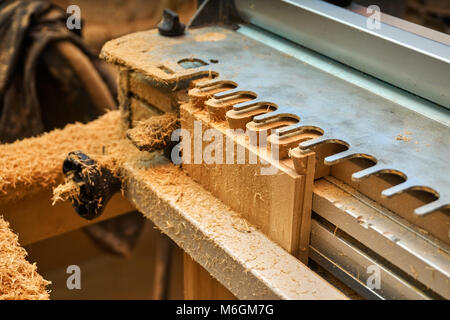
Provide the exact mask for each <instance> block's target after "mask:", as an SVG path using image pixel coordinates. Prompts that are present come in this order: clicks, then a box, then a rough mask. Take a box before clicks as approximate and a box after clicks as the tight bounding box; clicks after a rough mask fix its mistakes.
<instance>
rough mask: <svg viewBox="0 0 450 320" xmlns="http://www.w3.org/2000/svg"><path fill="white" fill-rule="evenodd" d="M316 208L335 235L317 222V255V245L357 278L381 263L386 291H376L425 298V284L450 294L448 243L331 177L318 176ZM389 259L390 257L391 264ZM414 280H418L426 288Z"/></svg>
mask: <svg viewBox="0 0 450 320" xmlns="http://www.w3.org/2000/svg"><path fill="white" fill-rule="evenodd" d="M313 211H314V212H316V213H317V214H318V215H320V216H321V217H322V218H324V219H326V220H327V221H329V222H330V223H331V224H332V225H333V227H332V230H331V235H330V234H329V233H330V232H329V233H328V234H327V233H326V232H324V229H323V228H319V226H318V225H317V222H316V224H315V225H313V228H312V229H313V230H312V231H311V247H312V248H314V250H313V252H312V254H313V255H312V257H313V258H315V257H316V256H317V255H316V256H314V252H315V251H318V252H320V254H322V255H325V256H326V257H328V259H329V260H330V261H333V262H334V263H335V264H336V267H338V266H339V267H340V268H342V269H344V270H346V272H347V273H349V274H350V275H351V276H352V277H353V278H358V281H357V282H361V280H362V279H364V277H365V276H366V277H367V274H366V269H365V266H367V265H371V264H376V265H379V266H380V268H381V269H382V273H386V275H382V277H381V279H382V286H381V287H382V288H383V291H382V292H375V291H373V292H372V294H373V295H374V296H377V295H380V297H383V298H389V299H392V298H395V299H399V298H408V299H411V298H413V299H418V298H421V299H422V298H427V293H426V292H421V290H424V291H427V290H428V289H431V290H432V291H434V292H436V293H438V294H439V295H441V296H442V297H445V298H446V299H448V298H449V297H450V287H449V285H448V281H449V278H450V270H449V265H450V256H449V250H448V247H447V246H445V245H444V244H442V243H441V244H440V245H438V244H436V243H433V242H430V241H429V240H428V239H427V238H425V237H423V235H421V234H420V233H419V232H417V231H414V228H410V226H409V224H408V223H407V222H406V221H405V222H404V223H403V224H399V223H398V221H395V220H394V219H392V217H393V215H394V214H393V213H392V212H388V211H387V210H386V209H384V208H382V207H381V206H379V205H377V204H376V203H375V202H374V201H371V200H370V199H368V198H367V197H365V196H364V195H362V194H360V193H358V192H357V191H356V190H354V189H353V188H351V187H349V186H347V185H345V184H343V183H342V182H339V181H338V180H337V179H334V178H332V177H327V178H326V179H321V180H319V181H316V182H315V184H314V191H313ZM315 229H316V230H317V232H316V233H315V231H314V230H315ZM337 230H342V231H344V232H345V233H346V234H348V235H350V236H351V237H352V238H354V239H357V241H358V243H360V244H361V245H362V246H364V248H367V249H364V250H362V249H360V248H358V246H356V247H353V248H352V243H351V242H349V241H348V240H345V239H340V238H339V232H337V233H336V231H337ZM370 252H376V257H370ZM371 260H373V261H374V262H373V263H372V262H370V261H371ZM386 261H389V263H388V264H387V265H385V264H386ZM369 262H370V263H369ZM392 266H395V268H393V267H392ZM390 269H392V270H390ZM397 269H400V270H402V271H401V272H399V271H398V270H397ZM396 270H397V271H396ZM357 273H359V275H360V277H357ZM362 273H364V275H363V274H362ZM397 273H399V274H398V275H396V274H397ZM411 279H414V280H411ZM410 282H412V283H415V282H420V283H422V284H423V285H425V287H426V288H428V289H424V288H425V287H424V286H423V285H422V286H419V287H416V286H415V285H414V284H411V283H410ZM350 284H351V282H350ZM416 284H417V283H416Z"/></svg>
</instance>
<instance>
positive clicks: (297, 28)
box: [235, 0, 450, 108]
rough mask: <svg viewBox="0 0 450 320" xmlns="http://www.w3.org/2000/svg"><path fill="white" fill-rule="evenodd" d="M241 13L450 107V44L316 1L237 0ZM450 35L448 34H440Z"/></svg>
mask: <svg viewBox="0 0 450 320" xmlns="http://www.w3.org/2000/svg"><path fill="white" fill-rule="evenodd" d="M235 4H236V8H237V10H238V11H239V14H240V15H241V17H242V18H243V19H244V20H246V21H248V22H250V23H252V24H254V25H256V26H258V27H261V28H263V29H266V30H269V31H271V32H273V33H276V34H277V35H278V36H280V37H283V38H287V39H289V40H291V41H294V42H296V43H298V44H301V45H303V46H305V47H307V48H309V49H312V50H315V51H317V52H319V53H321V54H323V55H325V56H328V57H330V58H332V59H335V60H337V61H339V62H342V63H344V64H347V65H349V66H351V67H353V68H356V69H357V70H360V71H362V72H365V73H368V74H370V75H372V76H374V77H376V78H379V79H381V80H384V81H387V82H388V83H390V84H392V85H394V86H397V87H400V88H402V89H405V90H407V91H409V92H412V93H414V94H417V95H419V96H421V97H424V98H426V99H429V100H431V101H434V102H436V103H438V104H440V105H442V106H444V107H446V108H450V90H449V88H450V87H449V84H450V47H449V46H448V45H446V44H443V43H441V42H437V41H433V40H430V39H428V38H424V37H421V36H419V35H417V34H415V33H411V32H408V31H405V30H403V29H400V28H396V27H394V26H392V25H389V24H386V23H383V22H382V21H381V22H380V28H379V29H369V28H368V27H367V23H366V22H367V17H365V16H362V15H359V14H357V13H355V12H352V11H350V10H347V9H344V8H340V7H337V6H334V5H332V4H329V3H326V2H324V1H318V0H289V1H287V0H286V1H280V0H278V1H273V0H258V1H255V0H236V1H235ZM442 37H446V38H450V36H447V35H444V34H443V35H442Z"/></svg>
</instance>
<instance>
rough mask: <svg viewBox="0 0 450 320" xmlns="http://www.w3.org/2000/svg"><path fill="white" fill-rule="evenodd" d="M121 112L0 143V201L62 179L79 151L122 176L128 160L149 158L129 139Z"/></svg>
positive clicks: (17, 198)
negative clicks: (66, 163)
mask: <svg viewBox="0 0 450 320" xmlns="http://www.w3.org/2000/svg"><path fill="white" fill-rule="evenodd" d="M125 132H126V128H125V127H124V125H123V123H122V122H121V117H120V112H119V111H110V112H108V113H106V114H105V115H103V116H101V117H100V118H99V119H97V120H95V121H92V122H90V123H88V124H80V123H76V124H70V125H68V126H66V127H65V128H64V129H63V130H59V129H58V130H54V131H51V132H49V133H45V134H43V135H42V136H39V137H35V138H29V139H25V140H22V141H17V142H14V143H11V144H3V145H0V154H1V157H0V204H1V203H2V202H7V201H11V200H14V201H16V200H19V199H21V198H23V197H24V196H25V195H27V196H28V195H33V194H35V193H37V192H38V191H40V190H42V189H43V188H49V187H55V186H56V185H58V184H59V183H61V182H63V174H62V163H63V161H64V159H65V158H66V156H67V154H68V153H69V152H71V151H76V150H80V151H82V152H83V153H86V154H88V155H89V156H90V157H92V158H93V159H95V160H96V161H97V162H98V163H99V164H101V165H104V166H106V167H107V168H108V169H110V170H111V171H112V172H113V173H114V174H115V175H118V176H119V175H120V168H121V164H123V163H124V162H125V161H135V162H140V161H144V162H145V161H147V160H148V159H149V158H151V156H149V155H150V154H149V153H147V152H142V151H139V150H138V149H137V148H136V147H134V146H133V144H132V143H131V142H130V141H129V140H128V139H127V138H126V135H125Z"/></svg>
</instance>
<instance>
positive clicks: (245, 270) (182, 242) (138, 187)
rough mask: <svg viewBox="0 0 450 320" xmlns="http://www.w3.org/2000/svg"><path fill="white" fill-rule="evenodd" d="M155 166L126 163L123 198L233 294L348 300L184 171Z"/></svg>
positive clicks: (251, 297) (243, 297)
mask: <svg viewBox="0 0 450 320" xmlns="http://www.w3.org/2000/svg"><path fill="white" fill-rule="evenodd" d="M166 161H167V160H166ZM154 165H155V166H154V167H152V168H151V167H148V168H142V167H141V168H135V167H133V166H130V165H125V170H126V172H127V174H126V179H125V184H126V188H125V192H126V194H127V197H128V198H129V199H130V200H131V201H132V202H133V203H134V204H135V205H136V208H137V209H138V210H139V211H140V212H142V213H143V214H144V215H145V216H147V217H148V218H149V219H151V220H152V221H153V222H154V223H155V225H156V226H157V227H158V228H160V229H161V231H162V232H163V233H165V234H167V235H168V236H169V237H170V238H172V240H174V241H175V242H176V243H177V245H178V246H180V247H181V248H182V249H183V250H184V251H185V252H186V253H188V254H189V255H190V256H191V257H192V258H193V259H194V260H195V261H197V262H198V263H199V264H200V265H202V266H203V267H204V268H205V269H206V270H207V271H208V272H209V273H210V274H211V275H212V276H213V277H214V278H216V279H217V280H219V281H220V282H221V283H222V284H223V285H225V287H227V289H229V290H230V291H231V292H232V293H233V294H234V295H235V296H236V297H238V298H241V299H279V298H283V299H345V298H346V297H345V296H344V295H343V294H341V293H340V292H339V291H337V290H336V289H335V288H334V287H332V286H331V285H329V284H328V283H327V282H325V281H324V280H323V279H322V278H320V277H319V276H318V275H317V274H315V273H314V272H312V271H311V270H310V269H309V268H308V267H307V266H305V265H303V264H302V263H301V262H300V261H299V260H297V259H296V258H295V257H294V256H292V255H290V254H289V253H288V252H286V251H285V250H283V249H282V248H281V247H279V246H278V245H276V244H275V243H274V242H272V241H270V240H269V239H268V238H267V237H266V236H264V235H263V234H262V233H261V232H260V231H259V230H258V229H257V228H255V227H254V226H253V225H251V224H249V223H248V222H247V221H246V220H245V219H243V218H242V217H241V215H240V214H239V213H237V212H236V211H234V210H232V209H231V208H230V207H229V206H227V205H225V204H224V203H223V202H221V201H220V200H219V199H217V198H216V197H214V196H213V195H212V194H211V193H210V192H208V191H206V190H205V189H204V188H203V187H202V186H200V185H199V184H197V183H196V182H194V180H192V179H191V178H190V177H189V176H188V175H187V174H186V172H184V170H183V169H181V168H180V167H177V166H175V165H173V164H165V165H163V164H161V163H160V164H158V163H156V162H155V163H154Z"/></svg>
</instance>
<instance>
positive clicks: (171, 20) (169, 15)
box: [158, 8, 184, 37]
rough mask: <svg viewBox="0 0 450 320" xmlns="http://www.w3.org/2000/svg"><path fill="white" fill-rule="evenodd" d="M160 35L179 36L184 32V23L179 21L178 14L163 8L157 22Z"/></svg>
mask: <svg viewBox="0 0 450 320" xmlns="http://www.w3.org/2000/svg"><path fill="white" fill-rule="evenodd" d="M158 31H159V34H160V35H163V36H166V37H176V36H181V35H182V34H183V33H184V24H182V23H180V18H179V17H178V14H177V13H176V12H174V11H172V10H170V9H168V8H166V9H164V12H163V19H162V21H161V22H160V23H159V24H158Z"/></svg>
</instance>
